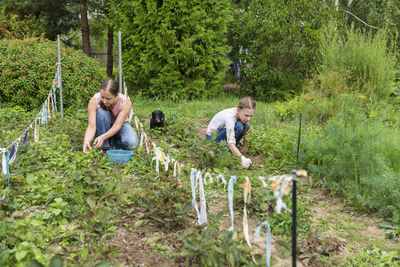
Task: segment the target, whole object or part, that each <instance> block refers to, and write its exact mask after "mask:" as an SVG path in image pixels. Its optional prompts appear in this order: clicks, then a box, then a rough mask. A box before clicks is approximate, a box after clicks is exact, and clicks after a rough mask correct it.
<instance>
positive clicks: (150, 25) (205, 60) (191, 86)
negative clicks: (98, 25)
mask: <svg viewBox="0 0 400 267" xmlns="http://www.w3.org/2000/svg"><path fill="white" fill-rule="evenodd" d="M113 2H114V4H113V6H114V9H113V16H115V19H114V21H113V22H114V24H116V25H118V26H119V28H120V29H121V31H122V40H124V41H123V48H124V50H125V53H124V59H123V62H124V72H125V74H126V81H127V84H128V85H129V88H130V89H131V90H133V91H134V92H140V93H142V94H144V95H147V96H151V97H157V98H167V99H173V100H178V99H180V100H182V99H196V98H197V99H198V98H201V99H204V98H209V97H212V96H216V95H217V94H218V92H219V89H220V86H221V85H222V81H223V79H224V76H225V66H226V65H227V63H228V60H227V58H226V53H227V52H228V46H227V45H226V32H227V25H228V22H229V21H230V13H229V12H228V11H229V1H227V0H223V1H213V0H207V1H190V2H188V1H184V0H165V1H162V2H160V1H156V0H151V1H134V2H126V1H120V0H115V1H113ZM133 10H134V11H135V12H132V11H133ZM144 32H145V33H146V34H143V33H144Z"/></svg>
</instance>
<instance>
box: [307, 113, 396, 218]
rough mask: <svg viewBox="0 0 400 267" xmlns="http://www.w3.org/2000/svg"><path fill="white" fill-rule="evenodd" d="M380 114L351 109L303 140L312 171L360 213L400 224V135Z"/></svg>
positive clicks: (308, 164)
mask: <svg viewBox="0 0 400 267" xmlns="http://www.w3.org/2000/svg"><path fill="white" fill-rule="evenodd" d="M377 116H379V113H378V115H377V114H376V113H375V112H371V113H370V114H369V118H366V116H365V113H363V112H362V111H361V112H360V111H359V110H358V109H357V107H356V108H354V106H347V110H346V112H343V113H340V116H339V117H337V118H335V119H332V120H331V121H329V122H328V124H327V129H326V132H320V133H319V134H316V135H314V136H312V137H311V138H309V139H305V140H304V141H305V142H304V143H303V146H304V150H305V152H304V153H305V156H304V158H305V161H306V162H307V166H308V167H307V169H308V170H310V171H312V172H314V173H315V174H316V175H318V176H319V177H321V178H323V180H322V181H324V182H325V185H327V186H329V187H330V188H331V189H332V190H333V191H335V192H337V193H340V194H344V195H345V196H346V197H347V198H349V199H350V200H351V201H352V202H353V204H354V205H355V206H358V207H359V209H362V210H366V211H372V212H377V211H379V212H380V213H381V214H383V215H385V216H388V217H389V218H391V219H392V220H393V221H395V222H400V216H399V214H398V211H397V210H398V209H399V208H400V207H399V206H398V203H399V201H400V194H399V191H398V190H397V189H396V188H398V187H399V182H398V179H397V178H395V177H397V176H398V173H399V171H400V168H399V166H400V150H399V149H398V148H399V147H400V146H399V145H400V144H399V139H398V138H397V136H399V134H400V133H399V130H398V127H395V128H392V127H389V126H387V125H386V124H385V122H383V121H382V119H381V118H378V117H377ZM321 140H323V142H321Z"/></svg>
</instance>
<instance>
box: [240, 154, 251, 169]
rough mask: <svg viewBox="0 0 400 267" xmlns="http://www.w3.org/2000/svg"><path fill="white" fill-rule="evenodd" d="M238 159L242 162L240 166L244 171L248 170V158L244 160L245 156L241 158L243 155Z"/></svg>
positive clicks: (249, 160) (249, 163) (249, 161)
mask: <svg viewBox="0 0 400 267" xmlns="http://www.w3.org/2000/svg"><path fill="white" fill-rule="evenodd" d="M240 159H241V160H242V166H243V167H245V168H246V169H247V168H248V167H250V165H251V163H252V162H251V159H248V158H246V157H245V156H243V155H241V156H240Z"/></svg>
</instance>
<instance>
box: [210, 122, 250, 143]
mask: <svg viewBox="0 0 400 267" xmlns="http://www.w3.org/2000/svg"><path fill="white" fill-rule="evenodd" d="M246 125H247V131H248V130H250V123H249V122H247V124H246ZM243 135H244V126H243V122H241V121H237V122H236V123H235V139H236V144H235V145H238V144H239V142H240V140H242V138H243ZM206 138H207V139H208V140H210V141H212V136H210V135H206ZM221 140H226V128H222V129H220V130H219V131H218V133H217V136H216V137H215V142H216V143H219V142H221Z"/></svg>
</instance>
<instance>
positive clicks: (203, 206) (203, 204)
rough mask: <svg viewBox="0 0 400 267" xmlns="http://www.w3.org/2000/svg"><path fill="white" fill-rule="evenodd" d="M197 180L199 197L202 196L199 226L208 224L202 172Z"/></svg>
mask: <svg viewBox="0 0 400 267" xmlns="http://www.w3.org/2000/svg"><path fill="white" fill-rule="evenodd" d="M196 180H198V181H199V195H200V217H199V220H198V223H199V225H202V224H204V223H207V204H206V197H205V195H204V187H203V179H202V178H201V171H199V172H197V175H196Z"/></svg>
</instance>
